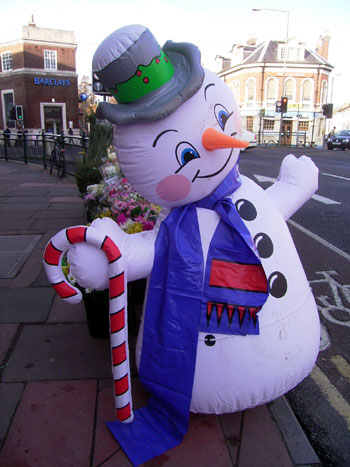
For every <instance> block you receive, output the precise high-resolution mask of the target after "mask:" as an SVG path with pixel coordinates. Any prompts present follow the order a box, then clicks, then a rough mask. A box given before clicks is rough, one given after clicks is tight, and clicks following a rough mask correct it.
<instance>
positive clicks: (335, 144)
mask: <svg viewBox="0 0 350 467" xmlns="http://www.w3.org/2000/svg"><path fill="white" fill-rule="evenodd" d="M327 147H328V149H330V150H332V149H334V148H340V149H342V150H343V151H344V150H345V149H350V130H341V131H338V132H337V133H335V135H333V136H331V137H329V138H328V141H327Z"/></svg>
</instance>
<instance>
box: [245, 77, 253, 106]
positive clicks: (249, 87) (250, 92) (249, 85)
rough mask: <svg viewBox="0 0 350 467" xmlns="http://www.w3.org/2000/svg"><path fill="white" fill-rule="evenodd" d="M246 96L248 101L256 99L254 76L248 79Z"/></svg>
mask: <svg viewBox="0 0 350 467" xmlns="http://www.w3.org/2000/svg"><path fill="white" fill-rule="evenodd" d="M246 96H247V99H246V100H247V101H254V100H255V80H254V79H253V78H249V79H248V81H247V87H246Z"/></svg>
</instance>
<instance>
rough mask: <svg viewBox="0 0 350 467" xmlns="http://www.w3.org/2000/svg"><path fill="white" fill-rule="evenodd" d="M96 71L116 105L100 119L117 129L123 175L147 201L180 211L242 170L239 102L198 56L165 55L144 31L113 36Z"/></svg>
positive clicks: (193, 50)
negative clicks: (235, 169)
mask: <svg viewBox="0 0 350 467" xmlns="http://www.w3.org/2000/svg"><path fill="white" fill-rule="evenodd" d="M93 70H94V72H95V75H96V76H97V77H98V78H99V79H100V80H101V83H103V86H105V88H106V89H108V90H109V91H110V92H111V93H112V94H113V95H114V97H115V98H116V99H117V101H118V104H110V103H107V102H102V103H100V104H99V107H98V110H97V115H98V116H99V117H100V118H107V119H108V120H110V121H111V122H112V123H114V124H115V131H114V142H115V147H116V150H117V157H118V161H119V164H120V167H121V169H122V171H123V173H124V175H125V176H126V177H127V178H128V179H129V181H130V182H131V184H132V185H133V186H134V187H135V189H136V190H137V191H138V192H139V193H140V194H142V195H143V196H144V197H145V198H146V199H147V200H148V201H151V202H154V203H157V204H160V205H162V206H167V207H174V206H182V205H185V204H188V203H191V202H194V201H197V200H199V199H202V198H204V197H205V196H207V195H209V194H210V193H212V192H213V191H214V190H215V188H216V187H217V186H218V185H219V184H220V182H221V181H222V180H223V179H224V178H225V177H226V175H227V174H228V173H229V172H230V171H231V170H232V168H233V167H234V165H235V164H236V163H237V160H238V156H239V148H240V147H246V146H247V144H245V143H243V142H242V141H240V140H239V138H240V135H241V130H242V128H241V121H240V116H239V110H238V107H237V104H236V102H235V99H234V97H233V95H232V93H231V92H230V90H229V89H228V87H227V86H226V85H225V83H224V82H223V81H222V80H220V79H219V78H218V77H217V76H216V75H215V74H214V73H212V72H210V71H206V70H204V69H203V68H202V66H201V64H200V52H199V50H198V48H197V47H196V46H194V45H193V44H187V43H173V42H171V41H167V42H166V43H165V44H164V46H163V49H161V48H160V46H159V44H158V43H157V41H156V40H155V38H154V37H153V35H152V33H151V32H150V31H149V30H148V29H147V28H145V27H144V26H140V25H131V26H126V27H124V28H121V29H119V30H117V31H115V32H114V33H112V34H111V35H110V36H108V37H107V38H106V39H105V40H104V41H103V42H102V43H101V45H100V46H99V47H98V49H97V51H96V52H95V55H94V58H93Z"/></svg>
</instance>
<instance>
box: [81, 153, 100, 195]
mask: <svg viewBox="0 0 350 467" xmlns="http://www.w3.org/2000/svg"><path fill="white" fill-rule="evenodd" d="M75 178H76V181H77V185H78V189H79V191H80V193H81V194H82V195H84V194H85V192H86V187H87V186H88V185H95V184H97V183H100V181H101V180H102V175H101V173H100V171H99V169H98V167H96V166H94V165H93V164H92V163H91V161H89V160H88V161H87V163H86V164H78V165H77V166H76V169H75Z"/></svg>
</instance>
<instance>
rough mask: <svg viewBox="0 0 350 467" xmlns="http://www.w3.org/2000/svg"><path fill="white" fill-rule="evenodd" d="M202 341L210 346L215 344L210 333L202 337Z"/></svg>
mask: <svg viewBox="0 0 350 467" xmlns="http://www.w3.org/2000/svg"><path fill="white" fill-rule="evenodd" d="M204 342H205V343H206V345H209V347H212V346H213V345H215V337H214V336H213V335H212V334H207V335H206V336H205V338H204Z"/></svg>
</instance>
